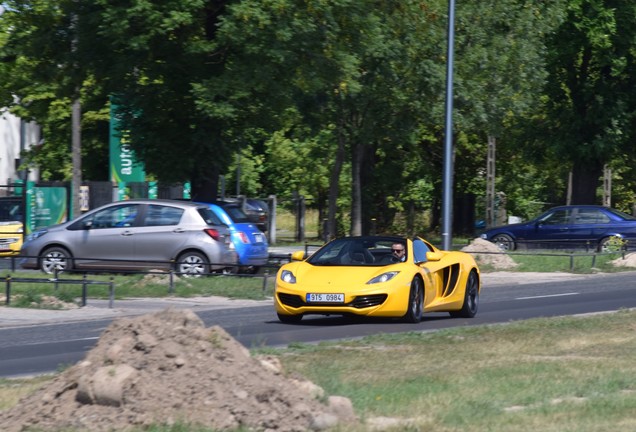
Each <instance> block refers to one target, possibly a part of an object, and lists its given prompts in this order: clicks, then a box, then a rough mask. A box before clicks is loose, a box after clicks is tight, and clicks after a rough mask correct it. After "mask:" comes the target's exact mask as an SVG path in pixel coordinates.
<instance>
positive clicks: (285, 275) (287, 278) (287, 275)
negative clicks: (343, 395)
mask: <svg viewBox="0 0 636 432" xmlns="http://www.w3.org/2000/svg"><path fill="white" fill-rule="evenodd" d="M280 279H281V280H282V281H283V282H287V283H290V284H293V283H296V276H294V274H293V273H292V272H290V271H289V270H283V272H282V273H281V274H280Z"/></svg>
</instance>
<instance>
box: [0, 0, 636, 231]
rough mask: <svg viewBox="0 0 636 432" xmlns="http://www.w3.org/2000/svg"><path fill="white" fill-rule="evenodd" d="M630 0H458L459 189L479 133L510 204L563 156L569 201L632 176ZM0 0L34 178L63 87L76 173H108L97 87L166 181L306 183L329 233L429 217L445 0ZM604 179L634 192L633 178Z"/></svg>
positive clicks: (559, 187)
mask: <svg viewBox="0 0 636 432" xmlns="http://www.w3.org/2000/svg"><path fill="white" fill-rule="evenodd" d="M632 3H633V2H631V1H628V0H555V1H550V2H537V1H533V0H500V1H491V0H486V1H477V0H471V1H466V2H458V4H457V10H456V20H457V23H456V56H455V61H456V64H455V100H454V106H455V112H454V131H453V142H454V145H455V154H454V158H455V160H454V167H455V174H454V180H455V182H454V184H455V193H456V194H457V195H458V196H460V197H461V202H462V207H463V206H464V205H465V204H466V203H468V204H469V205H473V204H471V203H470V201H471V197H473V196H478V197H481V196H483V195H484V192H485V177H484V174H485V168H486V160H485V159H486V142H487V140H488V138H489V137H495V138H496V139H497V143H498V149H497V154H498V155H499V156H498V158H497V160H498V163H497V174H498V177H497V182H498V184H500V185H501V187H498V189H501V190H503V191H504V192H505V193H506V195H507V196H508V203H509V206H510V209H511V210H512V211H513V212H514V213H515V214H518V215H521V216H531V213H534V212H535V210H536V207H537V206H540V205H543V204H542V203H547V202H549V203H555V204H556V203H559V202H562V200H563V197H564V190H565V187H566V183H565V182H566V179H567V170H569V169H570V168H572V169H573V170H574V173H575V182H574V184H575V185H576V187H577V188H579V189H578V192H576V193H575V195H576V197H577V198H576V199H577V200H579V201H582V200H583V198H582V197H583V196H587V194H588V193H589V191H594V193H596V186H598V177H599V171H598V169H599V167H600V168H602V166H603V164H606V163H610V164H611V165H612V166H613V167H615V171H614V172H615V175H616V178H617V179H621V181H622V182H623V183H624V184H634V183H636V181H635V180H636V179H634V173H633V170H630V169H629V167H630V166H631V165H633V158H634V149H633V146H631V147H630V146H629V145H628V143H629V142H630V140H631V139H632V138H633V126H634V124H636V123H635V122H634V121H633V118H634V117H633V113H634V106H635V105H636V101H635V99H636V96H634V92H632V91H631V89H633V88H634V85H633V84H634V80H636V78H634V77H636V73H634V72H636V71H634V58H633V57H634V52H635V50H634V42H635V39H636V38H635V32H636V30H635V28H634V26H633V25H632V23H633V22H634V19H635V18H636V12H635V8H636V5H634V4H632ZM3 4H5V5H6V10H7V12H6V13H5V14H4V15H3V16H2V17H1V18H0V56H1V58H2V59H3V61H2V62H0V73H2V74H3V77H5V76H6V79H4V80H3V81H2V82H0V102H1V103H2V104H3V105H5V106H10V107H12V109H13V110H14V111H15V112H16V113H17V114H19V115H21V116H23V117H24V118H26V119H28V120H36V121H37V122H38V123H40V124H41V125H42V127H43V131H44V136H45V142H44V144H43V145H41V146H38V147H36V148H35V149H34V150H33V151H32V152H31V154H30V157H31V158H32V160H33V161H34V162H36V163H38V164H39V166H40V167H41V171H42V173H43V174H44V175H45V176H46V177H47V178H50V179H64V178H66V179H68V178H69V176H70V160H69V158H68V148H69V143H70V120H69V119H70V104H71V101H73V100H74V99H75V98H77V97H78V95H79V96H80V98H81V102H82V107H83V121H82V127H83V151H84V161H85V163H84V164H83V169H84V178H87V179H90V180H101V179H105V178H106V176H107V175H108V173H107V170H105V169H104V167H105V166H107V163H106V160H107V157H108V152H107V145H108V140H107V136H108V135H107V133H108V129H107V126H108V112H109V111H108V109H109V100H111V99H112V100H114V101H116V102H117V105H118V106H119V107H121V108H120V109H121V114H122V115H123V128H124V129H126V130H127V131H128V133H129V135H130V136H131V137H132V142H131V146H132V148H133V150H135V152H136V154H137V155H138V156H139V157H140V158H141V159H143V161H144V163H145V167H146V171H147V172H148V173H149V174H150V175H152V176H153V177H155V178H157V179H158V180H159V181H160V182H163V183H172V182H183V181H188V180H190V181H192V184H193V195H194V198H195V199H200V200H210V199H214V198H215V197H216V194H217V192H218V184H217V182H218V178H219V175H220V174H225V180H226V182H225V187H226V189H225V192H226V194H231V192H230V191H233V190H234V185H235V184H236V181H237V180H240V192H241V194H249V195H256V196H261V197H263V196H267V195H270V194H276V195H277V196H279V197H280V200H279V202H281V204H283V205H287V203H290V202H291V200H292V198H293V197H294V196H297V195H302V196H304V197H305V198H306V199H307V203H308V204H309V205H311V206H314V207H316V208H318V209H319V210H320V216H321V219H322V218H328V220H329V224H328V225H329V226H328V231H329V233H328V235H330V236H333V235H337V234H344V233H345V232H348V233H351V234H359V233H367V232H370V231H371V230H372V229H375V230H376V231H379V232H382V231H391V232H400V233H405V234H416V233H420V232H421V231H422V230H423V229H424V227H422V226H421V225H418V222H416V221H418V220H421V219H426V218H422V217H417V216H421V215H422V214H423V212H424V211H430V210H432V214H433V216H432V219H431V220H430V223H431V224H432V225H433V227H434V226H436V225H437V224H438V223H439V211H437V210H439V208H440V195H441V174H442V166H443V162H444V160H443V147H444V138H445V137H444V135H443V134H444V132H443V131H444V114H445V112H444V107H445V100H444V98H445V91H444V90H445V84H446V82H445V79H446V77H445V70H446V42H447V41H446V30H447V25H448V21H447V18H448V17H447V7H448V2H447V1H446V0H430V1H425V2H423V1H421V0H400V1H398V0H389V1H381V0H327V1H319V2H317V1H309V0H232V1H230V0H152V1H151V0H123V1H117V2H115V1H113V0H93V1H90V2H88V1H75V0H47V1H44V0H9V1H6V2H4V3H3ZM557 26H558V30H557V31H556V33H555V32H554V29H555V28H557ZM546 82H547V85H544V84H546ZM89 155H90V157H88V156H89ZM239 164H240V179H237V173H238V172H239V170H238V165H239ZM583 172H585V173H586V175H587V176H588V177H589V178H591V179H592V180H590V181H589V182H587V181H586V179H583V177H582V176H581V174H582V173H583ZM590 174H591V175H590ZM577 175H578V176H579V177H576V176H577ZM588 183H589V184H588ZM617 190H620V193H619V196H620V197H621V198H620V199H621V200H630V199H633V196H632V195H633V194H632V195H630V193H629V187H625V186H624V185H623V186H620V187H619V188H618V189H617ZM586 199H587V198H586ZM473 201H474V199H473ZM480 202H481V200H478V204H477V205H478V206H479V205H480V204H479V203H480ZM624 207H625V206H624V205H623V208H624ZM396 215H400V216H402V215H405V216H406V217H400V218H399V220H397V219H396V218H395V216H396ZM343 221H347V224H349V222H350V228H349V229H348V230H343V228H342V227H343ZM470 222H471V221H470V220H466V225H467V227H468V229H467V231H470V228H472V227H471V225H472V224H471V223H470Z"/></svg>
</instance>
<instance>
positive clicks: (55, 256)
mask: <svg viewBox="0 0 636 432" xmlns="http://www.w3.org/2000/svg"><path fill="white" fill-rule="evenodd" d="M72 267H73V266H72V262H71V254H70V252H69V251H67V250H66V249H64V248H61V247H58V246H54V247H50V248H48V249H46V250H45V251H44V252H43V253H42V256H41V258H40V269H41V270H42V271H43V272H44V273H47V274H54V273H62V272H64V271H68V270H71V268H72Z"/></svg>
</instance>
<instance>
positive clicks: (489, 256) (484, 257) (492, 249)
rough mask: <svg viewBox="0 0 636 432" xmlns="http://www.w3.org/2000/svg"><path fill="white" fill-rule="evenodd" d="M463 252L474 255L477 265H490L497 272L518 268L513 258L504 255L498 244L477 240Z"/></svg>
mask: <svg viewBox="0 0 636 432" xmlns="http://www.w3.org/2000/svg"><path fill="white" fill-rule="evenodd" d="M462 251H463V252H468V253H470V254H471V255H473V257H474V258H475V261H477V264H479V265H489V266H492V267H493V268H494V269H495V270H507V269H512V268H515V267H517V263H516V262H514V261H513V259H512V258H510V257H509V256H508V255H506V254H505V253H503V252H502V251H501V249H499V247H498V246H497V245H496V244H494V243H491V242H489V241H488V240H484V239H481V238H476V239H474V240H473V241H471V242H470V244H469V245H468V246H465V247H464V248H462ZM480 252H482V253H480ZM484 252H486V253H484Z"/></svg>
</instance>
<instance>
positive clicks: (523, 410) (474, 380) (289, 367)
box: [0, 311, 636, 432]
mask: <svg viewBox="0 0 636 432" xmlns="http://www.w3.org/2000/svg"><path fill="white" fill-rule="evenodd" d="M634 322H636V312H635V311H620V312H618V313H608V314H600V315H594V316H585V317H564V318H542V319H532V320H527V321H520V322H514V323H510V324H506V325H489V326H479V327H469V328H468V327H464V328H461V327H459V328H453V329H446V330H441V331H435V332H410V333H401V334H378V335H374V336H369V337H365V338H362V339H356V340H346V341H339V342H323V343H320V344H317V345H309V344H300V343H299V344H294V345H293V346H290V347H289V348H286V349H274V348H267V349H258V350H254V352H255V353H267V354H274V355H277V356H278V357H279V358H280V359H281V361H282V363H283V365H284V369H285V371H286V373H287V374H289V375H297V374H299V375H302V376H304V377H306V378H308V379H310V380H312V381H313V382H315V383H316V384H318V385H320V386H321V387H323V388H324V389H325V390H326V392H327V394H332V395H342V396H346V397H348V398H350V399H351V401H352V402H353V405H354V407H355V410H356V413H357V414H358V415H360V416H361V418H362V419H369V418H372V417H379V416H388V417H397V418H401V419H410V423H409V425H400V426H399V427H396V428H394V429H391V430H392V431H436V432H437V431H441V432H460V431H470V432H491V431H518V432H526V431H527V432H536V431H538V430H540V431H547V432H598V431H613V430H634V429H636V418H635V417H634V416H633V412H634V408H633V407H634V406H636V333H635V330H636V326H635V325H634ZM47 379H50V378H36V379H33V380H25V379H21V380H0V409H6V408H8V407H10V406H13V405H15V404H17V403H18V402H17V401H18V399H19V397H21V396H23V395H25V394H28V393H30V392H32V391H34V390H35V389H36V388H37V387H39V386H40V385H41V384H42V382H44V381H46V380H47ZM150 430H154V431H165V432H168V431H173V432H177V431H181V430H189V429H187V428H186V429H182V428H181V427H180V426H174V427H172V428H170V427H153V428H152V429H150ZM196 430H200V431H201V432H211V430H210V429H205V428H201V429H196ZM367 430H368V427H367V426H360V427H358V428H355V427H352V426H351V425H347V426H346V427H345V426H343V427H342V428H341V429H336V431H338V432H344V431H347V432H363V431H367ZM385 430H386V429H385Z"/></svg>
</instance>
